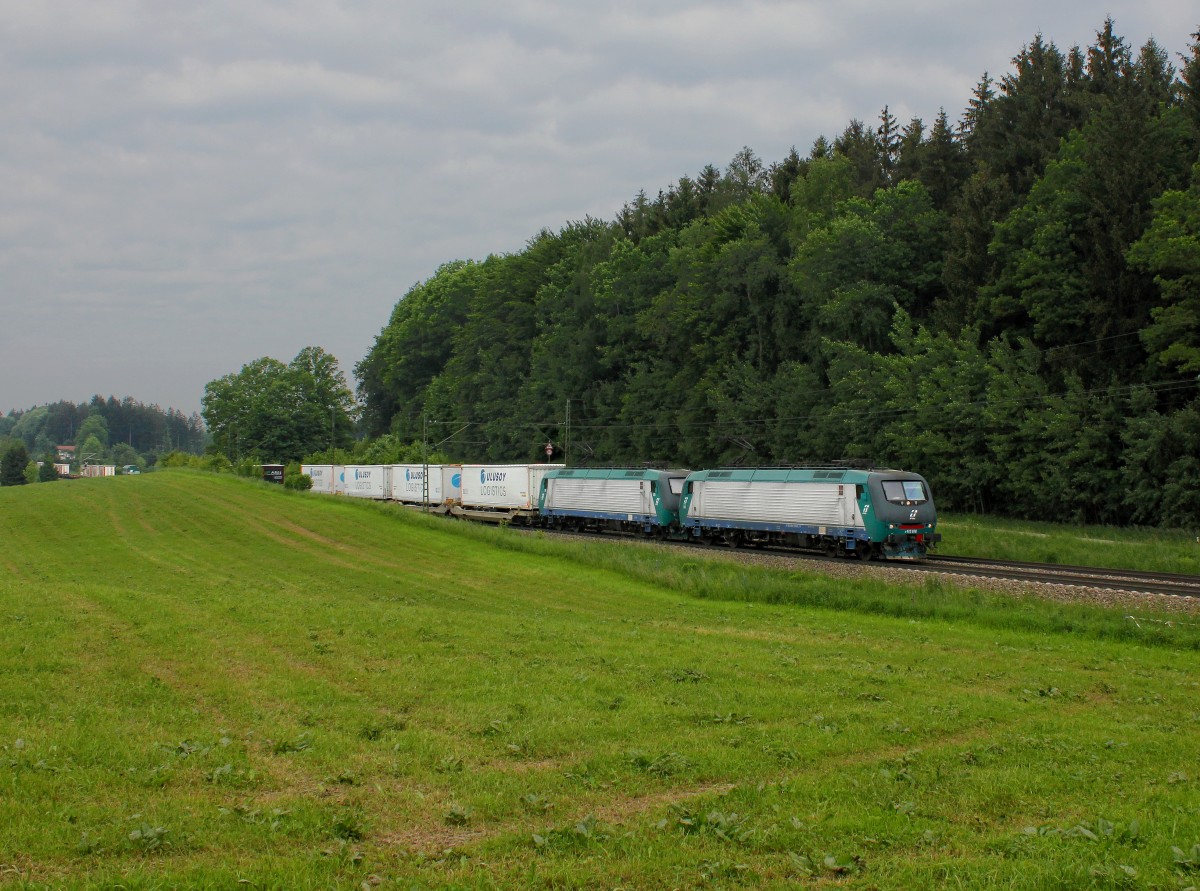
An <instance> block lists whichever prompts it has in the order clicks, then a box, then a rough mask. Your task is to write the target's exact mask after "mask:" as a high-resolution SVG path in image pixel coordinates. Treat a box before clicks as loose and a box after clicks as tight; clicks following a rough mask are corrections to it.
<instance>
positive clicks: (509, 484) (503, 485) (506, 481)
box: [450, 464, 563, 523]
mask: <svg viewBox="0 0 1200 891" xmlns="http://www.w3.org/2000/svg"><path fill="white" fill-rule="evenodd" d="M562 466H563V465H562V464H464V465H463V466H462V500H461V502H460V503H459V504H457V505H454V506H452V507H451V509H450V512H451V513H452V514H454V515H456V516H463V517H469V518H471V519H476V520H489V521H492V522H516V523H531V522H533V521H534V520H536V519H537V518H538V495H539V493H540V492H541V488H542V478H543V477H545V475H546V474H547V473H548V472H550V471H551V470H557V469H559V468H561V467H562Z"/></svg>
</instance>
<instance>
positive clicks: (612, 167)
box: [0, 0, 1197, 410]
mask: <svg viewBox="0 0 1200 891" xmlns="http://www.w3.org/2000/svg"><path fill="white" fill-rule="evenodd" d="M1113 15H1114V17H1115V18H1116V21H1117V25H1118V30H1119V31H1120V32H1121V33H1123V34H1126V35H1128V37H1129V40H1130V42H1131V43H1132V44H1134V45H1135V46H1137V45H1140V43H1141V42H1142V41H1144V40H1145V39H1146V38H1147V37H1149V36H1150V35H1151V34H1153V35H1154V36H1155V37H1157V38H1158V39H1159V41H1160V43H1162V44H1163V45H1164V46H1165V47H1166V48H1167V49H1168V50H1170V51H1171V52H1172V54H1173V57H1174V55H1176V54H1178V53H1179V52H1182V51H1184V49H1185V48H1186V43H1187V35H1188V34H1190V33H1191V32H1192V31H1194V30H1195V29H1196V26H1197V22H1196V21H1193V18H1194V13H1193V12H1192V10H1191V9H1190V7H1189V6H1188V5H1187V4H1183V3H1180V2H1175V0H1168V2H1164V3H1158V4H1154V5H1153V8H1152V9H1151V8H1149V7H1146V8H1143V6H1142V5H1141V4H1135V3H1133V2H1132V0H1118V2H1116V8H1115V9H1114V10H1113ZM1102 24H1103V14H1098V13H1096V12H1095V11H1094V10H1093V9H1092V8H1090V7H1088V6H1087V5H1086V4H1084V3H1082V2H1067V3H1059V4H1045V3H1036V4H1035V3H1033V2H1031V0H1015V2H1014V3H1010V4H1006V5H1005V6H1003V7H996V6H994V5H993V4H983V3H962V2H958V0H955V2H951V0H916V2H914V3H910V4H907V5H906V6H905V7H904V8H903V9H900V8H898V7H896V6H895V5H894V4H884V3H879V2H876V0H846V2H842V3H838V4H833V3H829V2H817V0H807V2H805V0H795V2H784V0H781V2H767V0H743V2H736V3H716V2H699V0H656V2H652V3H645V2H634V0H614V2H612V3H607V4H601V5H596V4H578V3H562V2H557V0H514V2H512V3H504V4H497V3H493V2H483V0H466V2H461V3H455V4H430V3H416V2H410V0H403V2H388V0H356V2H354V3H345V2H339V0H289V2H279V0H264V2H258V3H244V2H240V0H238V2H235V0H211V2H205V3H199V4H197V3H187V2H183V0H109V2H105V3H95V2H92V0H87V2H84V0H47V2H43V3H14V4H9V8H8V9H6V10H5V15H4V16H3V17H2V18H0V115H2V116H3V120H4V121H5V126H4V127H3V128H0V193H2V194H3V195H4V196H5V201H4V202H3V203H2V204H0V310H3V314H4V324H3V325H2V326H0V409H8V408H12V407H25V406H29V405H32V404H34V403H36V402H43V401H51V400H55V399H58V398H72V399H86V398H88V397H89V396H90V395H91V394H92V392H93V391H99V392H102V393H103V394H104V395H108V394H109V393H112V394H115V395H117V396H124V395H127V394H128V395H131V396H134V397H135V398H139V399H143V400H148V401H156V402H159V403H160V404H162V405H175V406H178V407H181V408H183V409H185V410H192V409H195V408H198V407H199V402H200V395H201V393H202V390H203V387H204V384H205V383H206V382H207V381H208V380H211V379H213V378H216V377H219V376H221V375H223V374H227V373H229V372H231V371H236V370H237V369H238V368H240V367H241V365H242V364H244V363H245V362H247V361H250V360H253V359H255V358H258V357H260V356H264V355H272V356H275V357H276V358H281V359H285V360H286V359H290V358H291V357H292V356H294V355H295V354H296V353H297V352H298V351H299V349H300V348H301V347H303V346H305V345H308V344H315V345H320V346H323V347H325V348H326V349H328V350H329V351H330V352H332V353H334V354H335V355H337V356H338V357H339V359H340V360H341V362H342V367H343V368H344V369H345V370H347V371H349V369H350V368H351V367H352V366H353V364H354V363H355V362H356V361H357V360H358V359H360V358H361V357H362V355H363V354H364V353H365V351H366V349H367V348H368V347H369V345H370V343H371V341H372V339H373V338H374V336H375V334H376V333H377V332H378V331H379V329H380V327H381V326H382V325H383V324H384V323H385V322H386V320H387V318H388V315H389V313H390V311H391V308H392V306H393V305H394V303H395V301H396V300H397V299H398V298H399V297H400V296H401V295H402V294H403V293H404V292H405V291H406V290H407V289H408V288H409V287H410V286H411V285H412V284H413V283H414V282H416V281H418V280H421V279H424V278H426V277H428V276H429V275H431V274H432V273H433V272H434V271H435V270H436V269H437V267H438V266H439V265H440V264H442V263H444V262H446V261H448V260H452V259H455V258H460V257H482V256H485V255H486V254H488V253H489V252H504V251H513V250H519V249H520V248H521V247H522V246H523V245H524V244H525V242H526V241H527V240H528V238H529V237H531V236H532V235H533V234H535V233H536V232H537V231H538V230H539V229H541V228H543V227H549V228H552V229H553V228H557V227H559V226H561V225H563V224H564V223H566V222H567V221H569V220H577V219H581V218H583V217H584V216H587V215H592V216H597V217H601V218H609V219H611V218H612V217H613V216H614V215H615V214H616V213H617V211H618V210H619V209H620V206H621V204H622V203H623V202H624V201H627V200H629V199H631V198H632V197H633V196H634V195H635V194H636V193H637V192H638V191H639V190H642V189H644V190H645V191H646V192H647V193H649V194H651V195H653V194H655V193H656V192H657V191H658V190H659V189H662V188H666V187H668V186H669V185H671V184H672V183H674V182H675V181H677V180H678V179H679V177H680V176H683V175H695V174H696V173H697V172H699V170H700V169H701V168H702V167H704V165H706V164H710V163H711V164H715V165H718V166H724V165H725V164H726V163H727V162H728V161H729V159H730V158H731V157H732V156H733V155H734V154H735V153H736V152H737V151H738V150H739V149H740V148H741V147H742V146H744V145H749V146H751V147H752V148H753V149H755V150H756V151H757V152H758V153H759V154H760V155H761V156H762V157H763V159H764V160H765V161H766V162H767V163H770V162H772V161H774V160H778V159H780V158H782V157H783V155H784V154H785V153H786V152H787V151H788V150H789V149H790V148H791V147H792V146H793V145H795V146H797V147H798V149H799V150H800V151H801V152H802V153H803V152H805V151H807V148H808V146H809V145H811V143H812V141H813V140H814V139H815V138H816V137H817V136H819V135H825V136H830V137H832V136H835V135H837V134H838V133H839V132H841V130H842V129H843V128H844V127H845V126H846V124H847V123H848V122H849V120H850V119H851V118H859V119H862V120H865V121H867V122H868V123H871V124H873V123H874V122H875V121H876V119H877V116H878V114H879V111H880V109H881V108H882V107H883V106H884V105H888V106H889V108H890V110H891V112H892V113H893V114H894V115H895V116H896V117H898V118H899V119H900V120H901V122H906V121H907V119H908V118H910V117H913V116H917V117H922V118H924V119H925V121H926V123H927V124H928V123H929V122H931V121H932V119H933V117H934V116H935V115H936V114H937V111H938V108H939V107H943V106H944V107H945V108H946V111H947V113H948V114H949V115H950V117H951V119H952V120H953V119H957V118H958V116H959V115H960V114H961V111H962V109H963V108H964V107H965V105H966V102H967V100H968V98H969V96H970V90H971V88H972V86H973V85H974V84H975V83H976V82H977V81H978V79H979V77H980V75H981V74H982V73H983V72H984V71H985V70H986V71H990V72H991V73H992V75H993V76H997V75H1000V74H1003V73H1004V71H1005V70H1007V67H1008V64H1009V60H1010V59H1011V57H1012V56H1013V55H1015V54H1016V53H1017V52H1018V51H1019V49H1020V48H1021V46H1022V45H1023V44H1024V43H1026V42H1028V41H1029V39H1030V38H1031V37H1032V36H1033V35H1034V34H1035V33H1037V32H1038V31H1041V32H1043V33H1044V34H1045V35H1046V36H1047V38H1048V39H1053V40H1055V41H1056V42H1058V43H1059V44H1060V46H1069V45H1071V44H1073V43H1080V44H1084V45H1086V44H1087V43H1088V42H1089V41H1090V40H1092V38H1093V36H1094V33H1095V31H1096V30H1097V29H1098V28H1099V27H1101V25H1102ZM14 332H16V333H14Z"/></svg>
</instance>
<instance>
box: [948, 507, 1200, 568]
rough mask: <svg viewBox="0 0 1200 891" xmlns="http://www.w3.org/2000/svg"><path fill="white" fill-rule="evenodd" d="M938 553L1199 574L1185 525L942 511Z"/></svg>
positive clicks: (1198, 554)
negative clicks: (1122, 525) (1082, 522)
mask: <svg viewBox="0 0 1200 891" xmlns="http://www.w3.org/2000/svg"><path fill="white" fill-rule="evenodd" d="M938 531H939V532H941V533H942V534H943V535H944V536H945V541H944V543H943V545H942V546H939V548H938V553H942V554H954V555H958V556H963V557H990V558H996V559H999V560H1022V561H1025V562H1027V563H1062V564H1067V565H1074V566H1102V567H1108V568H1111V569H1139V570H1144V571H1146V572H1179V573H1186V574H1188V575H1200V538H1198V537H1197V535H1196V532H1195V531H1185V530H1181V529H1114V528H1112V527H1110V526H1060V525H1056V524H1054V523H1031V522H1028V521H1024V520H1021V521H1018V520H1002V519H998V518H996V517H978V516H971V515H969V514H951V515H943V516H942V517H941V518H940V519H939V521H938Z"/></svg>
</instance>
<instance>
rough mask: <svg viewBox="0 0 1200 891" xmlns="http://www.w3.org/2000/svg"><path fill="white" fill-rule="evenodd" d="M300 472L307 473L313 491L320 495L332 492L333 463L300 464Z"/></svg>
mask: <svg viewBox="0 0 1200 891" xmlns="http://www.w3.org/2000/svg"><path fill="white" fill-rule="evenodd" d="M300 472H301V473H304V474H307V475H308V476H309V478H310V479H311V480H312V489H311V491H313V492H320V493H321V494H322V495H332V494H333V465H332V464H301V465H300Z"/></svg>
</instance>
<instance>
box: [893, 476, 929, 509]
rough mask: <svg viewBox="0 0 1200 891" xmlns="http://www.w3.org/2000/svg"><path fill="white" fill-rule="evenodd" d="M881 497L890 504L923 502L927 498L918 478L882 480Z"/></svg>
mask: <svg viewBox="0 0 1200 891" xmlns="http://www.w3.org/2000/svg"><path fill="white" fill-rule="evenodd" d="M882 485H883V497H884V498H886V499H887V500H888V501H890V502H891V503H892V504H924V503H925V502H926V501H928V500H929V498H928V497H927V496H926V495H925V486H924V484H923V483H922V482H921V481H920V480H883V482H882Z"/></svg>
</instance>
